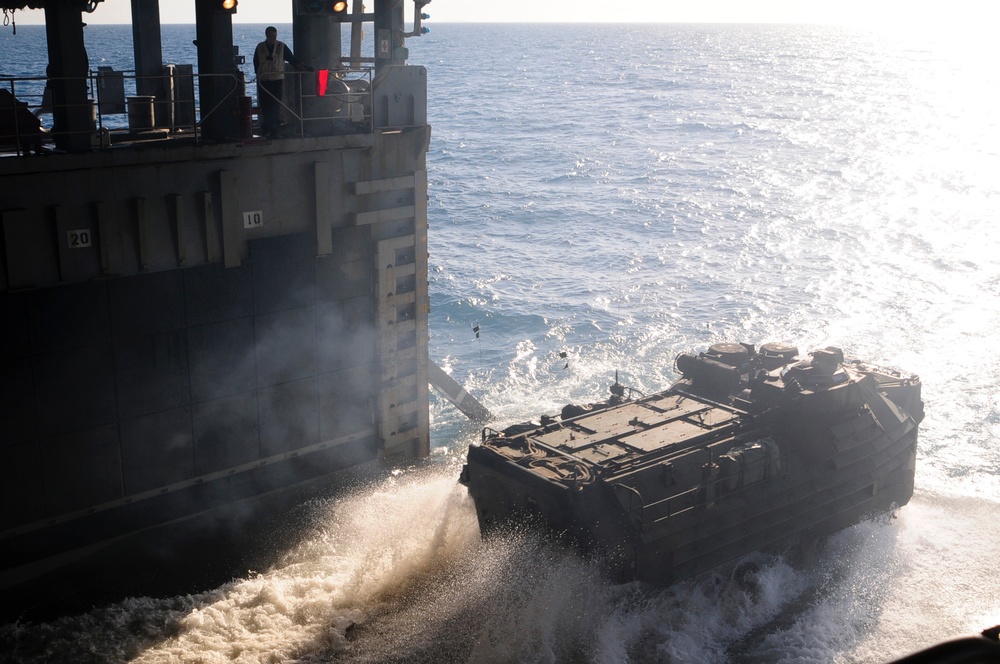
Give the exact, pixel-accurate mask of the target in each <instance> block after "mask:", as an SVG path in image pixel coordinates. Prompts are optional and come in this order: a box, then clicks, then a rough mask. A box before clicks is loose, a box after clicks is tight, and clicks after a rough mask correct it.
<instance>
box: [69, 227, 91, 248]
mask: <svg viewBox="0 0 1000 664" xmlns="http://www.w3.org/2000/svg"><path fill="white" fill-rule="evenodd" d="M66 242H67V244H69V248H70V249H83V248H84V247H89V246H90V242H91V237H90V229H89V228H84V229H82V230H78V231H66Z"/></svg>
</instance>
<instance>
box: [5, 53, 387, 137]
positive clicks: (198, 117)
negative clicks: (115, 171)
mask: <svg viewBox="0 0 1000 664" xmlns="http://www.w3.org/2000/svg"><path fill="white" fill-rule="evenodd" d="M329 75H330V79H331V81H337V83H335V84H334V85H335V87H336V90H337V91H336V92H333V93H328V94H326V95H319V94H317V93H316V85H315V81H314V80H312V77H314V76H315V74H313V73H312V72H286V74H285V85H284V88H285V91H284V94H283V95H282V96H283V99H282V100H281V101H280V104H279V105H280V108H281V113H282V116H283V117H282V120H283V122H282V131H281V132H280V133H279V134H278V138H290V137H304V136H328V135H337V134H360V133H371V132H372V131H373V117H374V116H373V113H372V107H373V96H372V70H371V68H358V69H350V70H342V71H338V72H333V71H331V72H330V74H329ZM210 81H211V83H210ZM83 82H84V84H85V85H86V91H87V101H86V102H85V103H83V104H79V103H76V104H63V105H62V106H60V107H56V106H54V105H53V103H52V95H51V90H52V88H53V87H54V84H74V85H79V84H80V79H78V78H77V79H56V78H49V77H43V76H39V77H24V76H22V77H0V155H4V154H16V155H28V154H31V153H32V152H34V153H35V154H40V153H43V152H46V151H49V150H51V146H52V144H53V143H54V142H55V140H56V139H59V138H62V139H63V140H67V139H69V140H72V141H74V143H75V144H76V145H84V146H87V148H88V149H89V150H95V151H97V150H108V149H112V148H115V147H122V146H126V145H131V146H136V145H146V144H148V142H150V141H168V140H174V141H176V140H191V141H195V142H202V141H203V140H204V138H205V136H204V128H205V125H206V122H210V121H212V120H213V119H214V120H216V121H218V120H219V116H220V114H222V115H225V116H226V118H225V120H222V122H225V123H231V126H232V131H229V132H227V136H226V139H224V140H232V141H241V140H243V141H245V140H248V139H252V138H254V136H255V134H259V133H260V132H259V122H258V123H254V121H253V117H254V116H255V115H257V116H259V110H258V109H256V107H255V106H254V105H253V104H252V103H251V98H250V97H248V96H247V88H248V84H247V83H246V82H245V81H244V80H243V76H242V73H238V74H198V73H194V72H192V71H190V70H186V71H180V72H174V73H171V74H164V75H162V76H141V77H140V76H137V75H136V74H135V72H134V71H110V70H108V69H102V70H99V71H91V72H90V73H89V74H88V76H87V77H86V78H85V79H84V81H83ZM209 84H214V85H217V86H218V89H217V90H216V92H217V95H218V96H219V101H218V102H216V103H215V104H214V105H213V107H212V108H209V109H203V108H201V107H200V106H199V105H198V99H199V98H200V87H201V86H202V85H209ZM254 87H256V86H254ZM140 88H141V89H143V90H149V89H155V90H158V91H160V94H157V95H140V94H137V90H138V89H140ZM256 91H257V96H258V99H259V97H260V96H261V95H264V94H267V92H266V91H265V90H264V89H263V87H261V88H259V89H257V90H256ZM78 92H79V91H78ZM77 96H79V95H77ZM233 109H239V111H238V112H239V117H237V118H233V117H230V116H231V115H232V114H233V113H234V112H235V111H234V110H233ZM57 110H58V111H60V112H64V113H65V117H72V118H73V119H74V120H73V121H72V122H66V123H65V125H66V126H63V127H59V128H58V129H57V128H56V127H54V124H55V112H56V111H57ZM84 137H85V138H84ZM213 142H219V139H218V138H215V139H214V140H213Z"/></svg>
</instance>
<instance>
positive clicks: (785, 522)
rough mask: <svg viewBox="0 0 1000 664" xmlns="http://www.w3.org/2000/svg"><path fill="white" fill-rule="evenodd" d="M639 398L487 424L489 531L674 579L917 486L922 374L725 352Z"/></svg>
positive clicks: (681, 361) (472, 474)
mask: <svg viewBox="0 0 1000 664" xmlns="http://www.w3.org/2000/svg"><path fill="white" fill-rule="evenodd" d="M676 367H677V370H678V371H679V373H680V374H681V378H680V379H679V380H678V381H677V382H676V383H674V384H673V385H672V386H671V387H670V388H669V389H668V390H666V391H664V392H660V393H658V394H653V395H650V396H642V395H640V394H638V393H637V392H636V391H635V390H631V389H630V388H627V387H625V386H623V385H621V384H619V383H618V380H617V377H616V379H615V384H614V385H612V387H611V397H610V398H609V399H608V400H607V401H604V402H602V403H597V404H589V405H586V406H579V405H569V406H566V407H565V408H563V410H562V413H561V415H560V416H557V417H548V416H546V417H542V418H541V419H540V421H537V422H530V423H524V424H517V425H514V426H511V427H508V428H507V429H504V430H503V431H495V430H492V429H489V428H487V429H484V430H483V435H482V441H481V442H480V443H479V444H476V445H472V446H471V447H470V448H469V453H468V462H467V464H466V466H465V467H464V469H463V471H462V476H461V481H462V483H463V484H465V485H466V486H468V488H469V492H470V494H471V496H472V498H473V499H474V501H475V504H476V511H477V513H478V516H479V524H480V526H481V530H482V532H483V533H484V534H488V533H490V532H491V531H494V530H496V529H498V528H502V527H504V526H505V525H509V524H510V523H511V522H517V523H520V522H523V521H530V520H534V521H536V522H539V523H541V524H542V525H543V526H545V527H547V528H550V529H552V530H553V531H555V532H557V533H559V534H561V535H564V536H566V537H567V538H568V539H569V540H570V541H572V542H573V543H575V544H576V545H578V546H579V547H581V548H582V549H583V550H584V551H587V552H591V553H596V554H598V555H600V557H601V558H603V559H604V560H605V561H607V562H608V564H609V566H610V570H611V571H612V573H613V575H614V576H615V577H616V578H618V579H621V580H629V579H641V580H644V581H648V582H652V583H656V584H663V585H668V584H672V583H675V582H677V581H679V580H681V579H684V578H686V577H689V576H691V575H694V574H697V573H700V572H702V571H704V570H708V569H711V568H713V567H715V566H717V565H719V564H721V563H724V562H726V561H729V560H732V559H735V558H737V557H739V556H741V555H743V554H746V553H749V552H752V551H755V550H758V549H761V548H764V547H768V546H770V545H775V544H780V543H782V542H785V541H788V540H789V539H791V538H792V537H794V536H797V535H799V534H806V533H815V534H825V533H830V532H834V531H836V530H840V529H842V528H846V527H848V526H850V525H853V524H855V523H857V522H859V521H860V520H862V519H864V518H866V517H868V516H872V515H876V514H879V513H885V512H888V511H891V510H892V509H893V508H894V507H895V506H898V505H903V504H905V503H906V502H907V501H909V499H910V496H911V495H912V493H913V476H914V465H915V459H916V446H917V425H918V424H919V423H920V421H921V420H922V419H923V402H922V401H921V397H920V379H919V378H918V377H917V376H915V375H910V374H905V373H901V372H898V371H894V370H887V369H880V368H877V367H874V366H871V365H868V364H865V363H863V362H860V361H856V360H855V361H851V362H845V360H844V355H843V352H842V351H841V350H840V349H838V348H833V347H828V348H824V349H821V350H816V351H814V352H812V353H810V354H809V355H808V357H804V358H803V357H799V351H798V349H797V348H795V347H794V346H789V345H785V344H780V343H768V344H764V345H763V346H761V347H760V348H759V349H756V348H754V347H753V346H752V345H749V344H730V343H726V344H716V345H714V346H712V347H711V348H710V349H709V350H708V351H707V352H703V353H700V354H698V355H692V354H682V355H680V356H679V357H678V358H677V360H676Z"/></svg>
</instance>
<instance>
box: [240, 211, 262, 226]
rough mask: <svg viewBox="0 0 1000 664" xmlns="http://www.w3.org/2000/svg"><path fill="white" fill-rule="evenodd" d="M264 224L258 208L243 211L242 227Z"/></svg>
mask: <svg viewBox="0 0 1000 664" xmlns="http://www.w3.org/2000/svg"><path fill="white" fill-rule="evenodd" d="M263 225H264V215H263V213H262V212H261V211H260V210H252V211H251V212H244V213H243V228H260V227H261V226H263Z"/></svg>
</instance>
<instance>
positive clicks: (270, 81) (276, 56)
mask: <svg viewBox="0 0 1000 664" xmlns="http://www.w3.org/2000/svg"><path fill="white" fill-rule="evenodd" d="M285 62H289V63H291V65H292V66H293V67H295V68H296V69H298V70H302V69H304V70H307V71H312V67H309V66H308V65H304V64H302V61H301V60H299V59H298V58H297V57H295V55H294V54H293V53H292V49H290V48H288V46H286V45H285V42H280V41H278V29H277V28H276V27H274V26H273V25H272V26H268V27H267V29H265V30H264V41H262V42H260V43H259V44H257V49H256V50H255V51H254V52H253V70H254V72H256V74H257V91H258V92H257V96H258V100H259V103H260V112H261V122H260V125H261V131H262V132H263V133H264V136H266V137H267V138H274V137H275V136H276V135H277V133H278V127H279V126H280V124H281V121H280V119H279V114H280V112H281V93H282V87H283V84H284V82H285Z"/></svg>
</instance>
